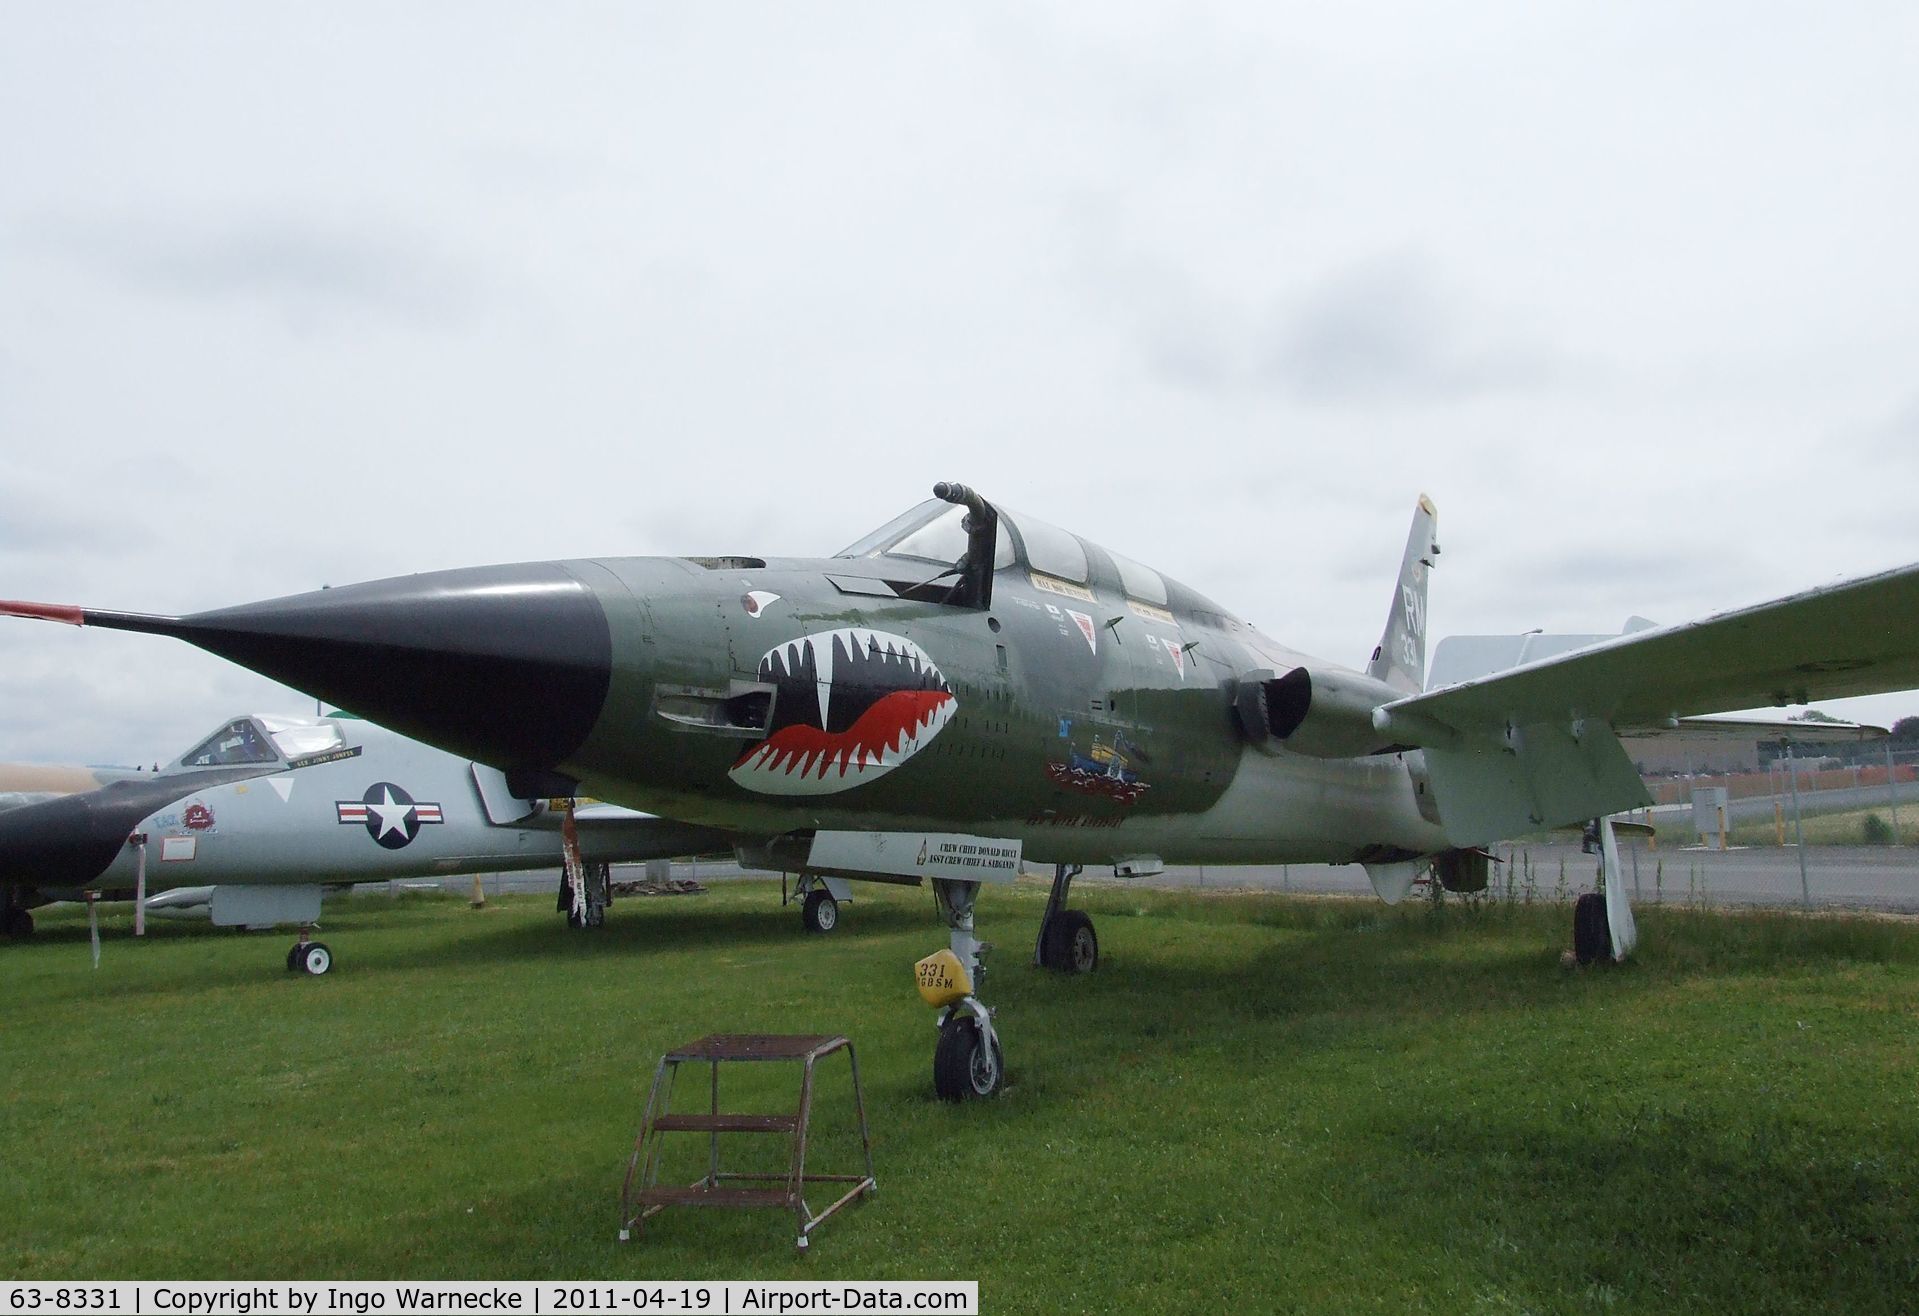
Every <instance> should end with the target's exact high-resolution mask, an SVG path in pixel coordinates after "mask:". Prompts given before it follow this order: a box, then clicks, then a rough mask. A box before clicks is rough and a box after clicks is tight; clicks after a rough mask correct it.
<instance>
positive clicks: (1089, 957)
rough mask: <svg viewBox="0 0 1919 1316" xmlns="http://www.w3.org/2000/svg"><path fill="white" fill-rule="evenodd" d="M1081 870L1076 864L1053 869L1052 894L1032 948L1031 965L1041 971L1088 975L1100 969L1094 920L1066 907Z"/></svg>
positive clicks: (1062, 865) (1083, 912) (1056, 866)
mask: <svg viewBox="0 0 1919 1316" xmlns="http://www.w3.org/2000/svg"><path fill="white" fill-rule="evenodd" d="M1083 871H1085V870H1084V869H1083V868H1082V867H1081V866H1080V865H1079V864H1070V865H1069V864H1055V865H1054V866H1053V892H1052V894H1051V895H1050V896H1048V897H1047V900H1046V914H1045V917H1043V918H1041V919H1040V921H1039V939H1038V941H1037V942H1035V943H1034V946H1033V963H1035V964H1037V965H1039V966H1040V967H1041V968H1042V969H1057V970H1059V971H1060V972H1061V973H1091V972H1092V971H1093V970H1094V969H1096V968H1098V967H1099V935H1098V934H1097V933H1095V932H1094V931H1093V920H1092V919H1091V918H1089V917H1088V916H1087V914H1086V911H1084V910H1080V909H1068V908H1066V896H1067V893H1068V892H1070V891H1071V890H1072V887H1073V879H1074V878H1075V877H1077V876H1079V874H1080V873H1081V872H1083Z"/></svg>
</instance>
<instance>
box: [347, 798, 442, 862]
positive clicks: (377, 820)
mask: <svg viewBox="0 0 1919 1316" xmlns="http://www.w3.org/2000/svg"><path fill="white" fill-rule="evenodd" d="M333 807H334V808H335V809H336V810H338V812H339V816H340V821H341V822H343V823H359V824H360V825H361V826H363V827H365V828H366V834H367V835H368V836H371V837H372V838H373V839H374V840H375V841H378V842H379V843H380V844H381V845H383V846H385V847H386V848H387V849H389V850H399V849H403V848H404V847H406V846H407V845H409V844H411V843H412V841H413V838H414V837H416V836H418V835H419V834H420V827H421V825H422V824H424V823H441V822H445V821H446V818H445V816H444V815H443V814H442V813H441V812H440V806H439V805H437V804H428V803H426V802H424V801H416V800H415V799H414V798H413V797H412V796H411V795H408V794H407V793H406V791H405V790H404V789H403V788H401V787H399V786H395V785H394V784H393V783H392V782H390V781H376V782H374V783H373V784H372V785H371V786H369V787H367V788H366V794H365V795H364V796H362V797H361V798H360V799H357V800H336V801H334V806H333Z"/></svg>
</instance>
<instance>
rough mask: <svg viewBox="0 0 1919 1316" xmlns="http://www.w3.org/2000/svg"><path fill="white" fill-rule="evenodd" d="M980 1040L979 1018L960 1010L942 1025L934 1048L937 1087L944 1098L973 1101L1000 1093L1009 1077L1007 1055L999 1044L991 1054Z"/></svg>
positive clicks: (942, 1099)
mask: <svg viewBox="0 0 1919 1316" xmlns="http://www.w3.org/2000/svg"><path fill="white" fill-rule="evenodd" d="M984 1050H985V1048H984V1047H982V1046H981V1044H980V1031H979V1021H978V1020H976V1019H974V1018H973V1017H972V1016H971V1015H967V1014H956V1015H954V1016H953V1017H952V1018H950V1019H948V1020H947V1021H946V1022H945V1023H943V1024H941V1025H940V1040H939V1045H938V1046H936V1047H934V1048H933V1091H934V1093H935V1094H937V1095H938V1097H939V1099H940V1100H941V1101H972V1100H974V1099H976V1098H980V1097H991V1096H997V1095H998V1094H999V1090H1000V1084H1001V1083H1002V1082H1004V1081H1005V1078H1006V1057H1005V1056H1004V1055H1003V1054H1001V1052H1000V1048H999V1044H998V1043H997V1042H995V1043H994V1044H993V1051H992V1055H991V1056H987V1055H984V1054H983V1052H984Z"/></svg>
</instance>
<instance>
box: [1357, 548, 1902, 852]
mask: <svg viewBox="0 0 1919 1316" xmlns="http://www.w3.org/2000/svg"><path fill="white" fill-rule="evenodd" d="M1916 686H1919V565H1914V566H1909V567H1901V568H1899V569H1897V570H1894V571H1887V572H1883V573H1881V574H1879V575H1875V576H1866V577H1863V578H1860V579H1857V580H1849V581H1843V582H1841V583H1839V584H1836V585H1826V586H1821V587H1819V588H1816V589H1810V590H1806V591H1804V592H1802V593H1799V594H1794V595H1790V596H1788V597H1786V598H1783V599H1775V600H1773V601H1772V602H1769V603H1761V604H1758V605H1756V606H1754V607H1749V608H1741V609H1737V610H1735V611H1732V612H1723V613H1719V614H1717V615H1715V616H1712V617H1707V618H1705V619H1704V620H1701V621H1695V622H1687V623H1683V624H1681V625H1677V626H1666V627H1660V628H1656V629H1652V630H1643V631H1636V632H1633V633H1631V634H1627V635H1622V636H1618V637H1616V638H1613V639H1608V640H1605V641H1603V642H1601V643H1598V644H1594V645H1590V646H1588V647H1586V648H1583V649H1577V650H1574V651H1573V652H1571V653H1563V654H1557V655H1554V656H1552V657H1548V658H1544V659H1541V660H1540V661H1538V662H1533V663H1527V664H1525V665H1523V666H1520V667H1516V668H1512V669H1511V670H1509V671H1505V672H1499V673H1495V674H1491V675H1487V676H1482V677H1478V678H1475V679H1473V680H1469V681H1462V682H1460V683H1458V684H1456V685H1451V686H1447V687H1445V688H1444V689H1439V690H1432V691H1428V692H1427V693H1425V694H1419V695H1413V696H1410V697H1409V698H1406V699H1400V700H1395V701H1394V702H1392V703H1390V704H1386V705H1384V706H1383V707H1381V708H1380V709H1379V710H1378V711H1377V712H1376V713H1375V715H1374V723H1375V725H1376V726H1377V727H1378V728H1379V729H1380V730H1381V731H1383V732H1385V733H1386V734H1387V735H1389V736H1390V737H1391V739H1392V740H1393V741H1394V742H1395V743H1399V744H1404V745H1409V746H1420V747H1422V748H1424V749H1425V750H1426V757H1427V761H1428V764H1429V766H1430V768H1431V771H1432V774H1433V788H1434V792H1435V795H1436V796H1437V799H1438V802H1439V806H1440V813H1441V816H1442V818H1443V819H1444V821H1445V826H1446V830H1447V834H1448V836H1449V838H1450V839H1451V840H1452V841H1453V842H1454V843H1455V844H1458V845H1485V844H1489V843H1491V842H1493V841H1496V840H1502V839H1505V838H1506V837H1509V836H1513V835H1517V834H1520V833H1523V832H1526V831H1532V830H1537V829H1539V828H1541V827H1557V826H1561V825H1563V824H1565V823H1569V822H1576V821H1579V820H1580V819H1582V818H1592V817H1597V816H1599V815H1601V814H1606V813H1615V812H1619V811H1622V810H1625V809H1631V808H1637V807H1639V806H1640V805H1642V804H1645V803H1647V802H1648V801H1647V796H1646V793H1645V787H1644V785H1643V784H1642V783H1641V782H1640V780H1639V775H1638V773H1637V772H1635V771H1633V767H1632V763H1631V761H1630V759H1629V758H1628V757H1627V755H1626V753H1625V750H1624V749H1623V748H1621V746H1620V744H1619V736H1620V734H1621V733H1631V732H1634V731H1640V730H1648V729H1655V728H1661V727H1664V728H1667V729H1674V728H1675V724H1676V722H1677V720H1678V719H1680V718H1682V717H1686V716H1688V715H1693V714H1701V713H1714V712H1720V711H1724V710H1728V709H1744V708H1754V707H1758V706H1762V705H1767V704H1803V703H1809V702H1811V701H1812V700H1815V699H1836V698H1842V697H1845V696H1848V695H1864V694H1877V693H1882V692H1885V691H1889V690H1903V689H1910V688H1913V687H1916Z"/></svg>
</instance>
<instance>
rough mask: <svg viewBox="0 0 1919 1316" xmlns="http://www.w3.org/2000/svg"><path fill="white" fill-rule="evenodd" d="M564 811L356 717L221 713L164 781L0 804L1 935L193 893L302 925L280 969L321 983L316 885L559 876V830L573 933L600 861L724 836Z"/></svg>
mask: <svg viewBox="0 0 1919 1316" xmlns="http://www.w3.org/2000/svg"><path fill="white" fill-rule="evenodd" d="M26 780H33V781H37V782H38V783H39V784H42V785H48V786H51V785H55V784H57V783H58V782H60V781H65V782H66V783H67V784H70V785H77V784H80V782H81V781H82V780H84V779H82V778H73V777H72V775H71V774H68V776H67V777H65V778H53V777H39V778H30V779H26ZM566 812H567V810H566V808H565V807H561V808H555V807H553V806H552V802H551V801H549V800H546V799H532V798H524V797H520V796H516V795H514V794H513V793H512V792H511V791H510V790H509V789H508V788H507V785H506V779H505V778H504V776H502V774H501V773H500V772H498V771H497V770H496V769H493V768H489V767H485V766H482V765H481V764H478V763H473V762H470V761H469V760H466V759H463V758H459V757H456V756H454V755H451V754H448V753H445V752H444V751H441V750H437V749H434V748H433V747H431V746H430V745H423V744H421V743H419V742H418V741H412V740H408V739H406V738H404V737H402V736H399V735H396V734H395V733H393V732H391V731H388V730H386V729H384V728H382V727H377V726H374V725H373V724H372V723H369V722H363V721H360V720H358V719H345V718H340V717H327V718H282V717H267V716H251V717H239V718H234V719H233V720H231V721H229V722H227V723H225V724H224V725H223V726H221V727H220V728H219V730H217V731H215V732H214V733H213V734H212V735H211V736H208V737H207V738H206V739H205V740H204V741H202V742H201V743H200V744H198V745H196V746H194V747H193V748H192V749H190V750H188V751H187V752H186V753H185V754H183V755H181V756H180V758H179V759H178V760H177V761H175V762H174V763H173V764H171V765H170V766H168V767H167V768H166V769H165V770H164V771H161V772H158V773H154V774H150V775H149V774H144V773H141V774H134V775H131V776H122V777H121V779H119V780H115V781H110V782H108V783H107V784H106V785H104V786H98V787H96V788H94V789H90V790H83V791H75V792H73V793H69V794H65V795H51V796H48V797H47V798H43V799H40V800H39V801H37V802H33V803H27V804H23V805H21V806H19V807H16V808H12V809H8V810H6V811H4V812H0V886H3V887H5V888H6V895H7V899H6V902H5V906H4V907H5V910H6V931H7V933H8V935H11V936H17V935H23V934H26V933H29V932H31V931H32V928H33V919H32V915H30V914H29V913H28V912H27V910H28V908H29V907H30V906H32V905H34V904H36V903H41V902H44V901H50V900H62V899H77V898H79V897H80V895H81V894H82V893H83V892H85V891H98V892H104V893H107V894H108V896H109V898H114V897H118V898H126V897H129V896H136V895H144V893H145V892H147V891H155V892H158V891H169V890H171V891H179V890H182V889H185V888H198V889H200V890H201V891H204V893H205V894H204V895H203V896H202V897H200V899H201V901H203V902H204V904H205V906H206V908H207V910H208V913H209V915H210V917H211V918H212V920H213V922H214V923H216V924H220V925H223V926H233V925H244V926H249V927H262V926H272V925H274V924H277V923H297V924H299V925H301V927H302V929H303V931H302V935H301V937H300V940H299V941H298V942H297V943H296V944H295V946H294V948H293V950H292V951H290V952H288V955H287V967H288V968H290V969H302V970H304V971H306V972H308V973H314V974H319V973H325V972H326V971H327V970H328V969H329V968H330V967H331V966H332V963H333V957H332V953H331V952H330V951H329V950H328V948H327V947H326V946H324V945H323V944H321V943H320V942H317V941H310V940H309V939H308V938H307V936H306V935H305V932H304V929H305V928H306V927H307V926H308V925H310V924H312V923H313V922H315V921H316V920H317V919H318V918H319V913H320V894H321V886H322V885H323V884H333V883H353V882H384V881H388V880H390V879H392V878H397V877H424V876H446V875H450V874H456V873H491V872H502V871H513V870H521V869H535V868H555V867H560V866H561V864H562V860H563V857H564V856H563V841H564V833H565V832H566V830H567V828H568V827H569V826H571V827H572V829H573V832H574V835H575V837H576V846H575V853H574V855H573V862H572V864H571V865H570V869H571V872H572V874H573V876H574V879H575V880H573V881H572V882H570V883H569V894H571V895H573V896H574V897H575V900H574V909H573V911H572V912H573V914H574V917H575V921H576V922H578V923H582V924H584V923H591V922H597V921H598V920H599V918H600V917H601V915H602V913H603V911H604V909H605V907H606V901H607V899H608V896H609V891H608V886H607V882H606V871H607V865H608V864H609V863H612V862H615V861H629V860H638V859H653V858H664V857H668V856H671V855H678V854H688V853H692V852H695V851H710V850H716V849H725V848H726V847H727V845H728V844H729V842H728V839H727V838H726V837H725V836H724V835H723V834H720V833H715V832H712V831H709V830H708V829H705V828H701V827H697V826H691V825H688V824H684V823H678V822H673V821H671V820H668V819H663V818H656V817H652V816H650V815H647V814H642V813H636V812H634V811H632V810H629V809H621V808H618V807H616V806H601V805H591V806H588V807H587V808H586V809H584V810H582V811H580V813H579V815H578V816H577V817H576V818H573V819H569V818H568V817H566V816H565V815H566ZM174 903H176V904H177V903H178V898H177V897H176V901H175V902H174Z"/></svg>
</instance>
